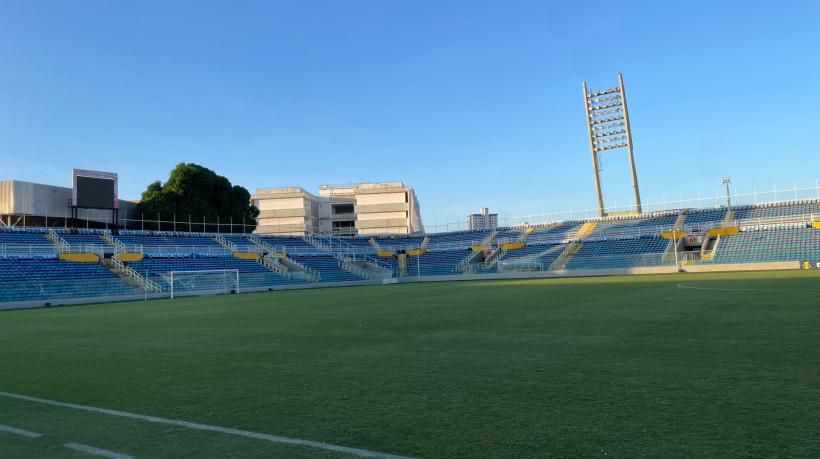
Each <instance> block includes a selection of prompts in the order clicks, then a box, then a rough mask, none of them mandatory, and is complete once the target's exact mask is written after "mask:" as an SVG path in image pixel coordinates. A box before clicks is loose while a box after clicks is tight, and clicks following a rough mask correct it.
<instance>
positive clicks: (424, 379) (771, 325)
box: [0, 271, 820, 458]
mask: <svg viewBox="0 0 820 459" xmlns="http://www.w3.org/2000/svg"><path fill="white" fill-rule="evenodd" d="M818 274H820V273H818ZM818 274H815V273H814V272H801V271H784V272H756V273H719V274H679V275H653V276H629V277H608V278H574V279H544V280H526V281H486V282H449V283H422V284H399V285H380V286H368V287H349V288H330V289H316V290H302V291H280V292H265V293H250V294H240V295H230V296H213V297H199V298H190V297H189V298H182V299H175V300H168V299H163V300H153V301H147V302H128V303H109V304H101V305H86V306H76V307H62V308H47V309H37V310H18V311H5V312H0V391H3V392H9V393H15V394H24V395H28V396H34V397H41V398H44V399H49V400H56V401H60V402H68V403H75V404H81V405H89V406H93V407H100V408H108V409H113V410H121V411H126V412H130V413H139V414H144V415H152V416H160V417H164V418H169V419H178V420H184V421H190V422H197V423H203V424H209V425H214V426H222V427H228V428H235V429H244V430H248V431H252V432H259V433H265V434H273V435H281V436H285V437H292V438H299V439H306V440H313V441H320V442H327V443H330V444H334V445H341V446H347V447H355V448H362V449H366V450H371V451H378V452H383V453H391V454H399V455H408V456H415V457H429V458H444V457H447V458H450V457H487V458H499V457H543V456H557V457H566V456H583V457H594V456H601V457H604V456H621V457H634V456H638V455H647V456H673V457H679V456H710V457H715V456H754V457H758V456H759V457H763V456H809V457H812V456H813V457H817V456H820V428H819V427H818V426H820V300H819V298H820V275H818ZM679 284H682V286H679ZM684 287H688V288H684ZM0 425H4V426H11V427H14V428H19V429H25V430H30V431H33V432H38V433H41V434H43V435H42V436H41V437H38V438H28V437H24V436H21V435H16V434H13V433H9V432H4V431H0V456H2V457H49V458H52V457H92V456H88V455H87V454H86V453H81V452H77V451H74V450H70V449H68V448H65V447H63V446H62V445H63V444H65V443H69V442H76V443H82V444H87V445H93V446H95V447H98V448H103V449H107V450H111V451H116V452H120V453H122V454H128V455H132V456H135V457H242V458H244V457H288V458H290V457H351V456H349V455H348V454H346V453H341V452H335V451H327V450H322V449H316V448H313V447H308V446H299V445H285V444H278V443H273V442H269V441H263V440H258V439H252V438H245V437H238V436H235V435H230V434H224V433H217V432H207V431H196V430H191V429H187V428H184V427H178V426H169V425H163V424H157V423H152V422H146V421H143V420H136V419H126V418H121V417H116V416H110V415H106V414H102V413H92V412H87V411H80V410H76V409H72V408H68V407H59V406H51V405H45V404H40V403H35V402H31V401H25V400H18V399H13V398H9V397H5V396H0Z"/></svg>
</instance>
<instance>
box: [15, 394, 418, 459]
mask: <svg viewBox="0 0 820 459" xmlns="http://www.w3.org/2000/svg"><path fill="white" fill-rule="evenodd" d="M0 395H2V396H4V397H9V398H16V399H18V400H28V401H30V402H37V403H45V404H46V405H54V406H62V407H65V408H74V409H76V410H83V411H92V412H94V413H103V414H110V415H112V416H120V417H123V418H131V419H140V420H143V421H148V422H156V423H159V424H168V425H172V426H180V427H187V428H189V429H196V430H208V431H211V432H220V433H225V434H230V435H238V436H240V437H248V438H256V439H259V440H266V441H269V442H273V443H286V444H290V445H302V446H310V447H313V448H321V449H326V450H330V451H339V452H342V453H349V454H355V455H357V456H362V457H376V458H380V459H413V458H411V457H410V456H399V455H395V454H387V453H380V452H378V451H369V450H366V449H359V448H350V447H348V446H339V445H332V444H330V443H323V442H319V441H312V440H302V439H299V438H288V437H280V436H278V435H270V434H263V433H257V432H251V431H248V430H239V429H231V428H228V427H219V426H209V425H207V424H197V423H195V422H188V421H178V420H176V419H166V418H160V417H156V416H147V415H144V414H135V413H128V412H126V411H117V410H109V409H107V408H97V407H94V406H86V405H77V404H74V403H66V402H58V401H55V400H48V399H45V398H38V397H31V396H28V395H20V394H12V393H10V392H2V391H0Z"/></svg>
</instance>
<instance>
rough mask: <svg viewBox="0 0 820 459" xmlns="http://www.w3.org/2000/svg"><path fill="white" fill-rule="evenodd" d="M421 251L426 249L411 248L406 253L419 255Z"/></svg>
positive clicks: (424, 251)
mask: <svg viewBox="0 0 820 459" xmlns="http://www.w3.org/2000/svg"><path fill="white" fill-rule="evenodd" d="M423 253H427V249H413V250H411V251H409V252H407V255H421V254H423Z"/></svg>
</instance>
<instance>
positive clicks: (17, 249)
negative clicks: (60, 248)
mask: <svg viewBox="0 0 820 459" xmlns="http://www.w3.org/2000/svg"><path fill="white" fill-rule="evenodd" d="M56 252H57V247H56V246H55V245H54V243H53V242H51V241H50V240H49V239H48V238H47V237H45V235H44V234H42V233H41V232H39V231H37V232H24V231H14V230H10V229H9V228H3V231H1V232H0V253H56Z"/></svg>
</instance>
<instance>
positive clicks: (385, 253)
mask: <svg viewBox="0 0 820 459" xmlns="http://www.w3.org/2000/svg"><path fill="white" fill-rule="evenodd" d="M376 255H378V256H380V257H392V256H393V252H391V251H389V250H379V251H377V252H376Z"/></svg>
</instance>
